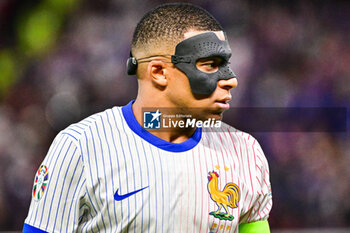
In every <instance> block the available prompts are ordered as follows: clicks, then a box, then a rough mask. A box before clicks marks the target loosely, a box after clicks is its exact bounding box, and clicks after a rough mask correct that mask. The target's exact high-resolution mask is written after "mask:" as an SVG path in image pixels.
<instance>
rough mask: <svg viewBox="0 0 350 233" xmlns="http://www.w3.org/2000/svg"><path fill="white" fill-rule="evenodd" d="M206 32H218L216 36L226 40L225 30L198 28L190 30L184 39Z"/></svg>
mask: <svg viewBox="0 0 350 233" xmlns="http://www.w3.org/2000/svg"><path fill="white" fill-rule="evenodd" d="M206 32H214V33H215V34H216V36H217V37H218V38H219V39H220V40H225V39H226V38H225V33H224V32H223V31H197V30H192V29H191V30H189V31H187V32H186V33H185V34H184V40H186V39H188V38H190V37H193V36H197V35H199V34H203V33H206Z"/></svg>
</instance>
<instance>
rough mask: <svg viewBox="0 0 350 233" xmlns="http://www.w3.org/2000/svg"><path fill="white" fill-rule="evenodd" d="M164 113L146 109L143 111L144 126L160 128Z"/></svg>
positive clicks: (146, 127)
mask: <svg viewBox="0 0 350 233" xmlns="http://www.w3.org/2000/svg"><path fill="white" fill-rule="evenodd" d="M161 115H162V113H161V112H159V110H157V111H156V112H151V111H145V112H143V128H145V129H160V118H161Z"/></svg>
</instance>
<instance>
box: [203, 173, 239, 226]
mask: <svg viewBox="0 0 350 233" xmlns="http://www.w3.org/2000/svg"><path fill="white" fill-rule="evenodd" d="M218 178H219V174H218V173H217V172H215V171H212V172H209V174H208V180H209V182H208V191H209V193H210V198H211V199H212V200H213V201H214V202H215V203H216V205H217V206H218V210H217V211H216V212H211V213H209V214H210V215H213V216H214V217H215V218H219V219H221V220H230V221H232V220H233V216H232V215H230V214H229V212H228V209H227V207H230V208H237V207H238V202H239V200H240V198H241V191H240V189H239V187H238V186H237V185H236V184H234V183H227V184H226V185H225V187H224V189H223V190H222V191H220V190H219V188H218ZM222 207H224V209H225V211H226V213H220V210H221V208H222Z"/></svg>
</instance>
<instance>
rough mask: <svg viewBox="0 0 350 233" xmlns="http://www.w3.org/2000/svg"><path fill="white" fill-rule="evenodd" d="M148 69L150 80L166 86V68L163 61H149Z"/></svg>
mask: <svg viewBox="0 0 350 233" xmlns="http://www.w3.org/2000/svg"><path fill="white" fill-rule="evenodd" d="M148 70H149V73H150V76H151V77H152V82H154V83H155V84H157V85H159V86H162V87H165V86H167V84H168V82H167V78H166V68H165V67H164V63H163V62H161V61H151V62H150V63H149V64H148Z"/></svg>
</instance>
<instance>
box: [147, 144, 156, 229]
mask: <svg viewBox="0 0 350 233" xmlns="http://www.w3.org/2000/svg"><path fill="white" fill-rule="evenodd" d="M148 146H149V149H150V151H152V148H151V145H150V144H148ZM151 156H152V162H153V170H154V179H155V180H154V189H155V192H154V194H155V195H157V178H156V177H157V171H156V166H154V165H155V162H154V156H153V153H151ZM154 198H155V200H156V203H155V204H156V215H155V219H156V224H155V226H156V227H155V229H154V232H155V233H157V227H158V225H157V222H158V213H157V212H158V202H157V196H155V197H154Z"/></svg>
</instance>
